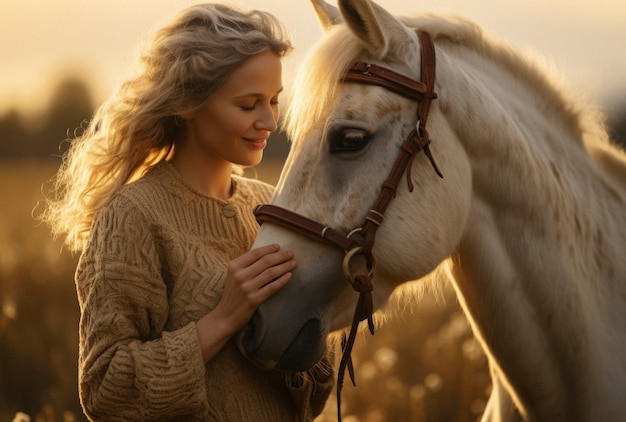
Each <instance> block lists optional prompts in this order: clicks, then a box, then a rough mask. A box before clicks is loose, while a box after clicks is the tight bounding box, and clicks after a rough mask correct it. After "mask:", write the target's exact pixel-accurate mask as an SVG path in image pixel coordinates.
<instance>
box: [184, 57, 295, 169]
mask: <svg viewBox="0 0 626 422" xmlns="http://www.w3.org/2000/svg"><path fill="white" fill-rule="evenodd" d="M282 89H283V86H282V66H281V58H280V57H279V56H278V55H276V54H274V53H272V52H270V51H268V52H264V53H260V54H258V55H256V56H253V57H252V58H250V59H249V60H248V61H247V62H246V63H245V64H243V65H242V66H241V67H239V68H238V69H237V70H235V71H234V72H233V73H232V75H231V76H230V78H229V79H228V80H227V81H226V83H225V84H224V85H223V86H222V87H220V89H219V90H217V91H216V92H215V94H214V95H213V96H212V97H211V98H210V99H209V101H208V102H207V103H206V104H205V105H204V106H203V107H202V108H201V109H199V110H198V111H197V112H195V113H194V114H192V115H191V116H186V122H187V128H186V129H187V130H186V131H185V137H184V139H182V140H179V141H182V142H179V145H178V146H177V149H179V150H180V148H183V149H188V151H187V152H192V153H193V154H200V155H202V158H203V159H206V160H208V161H207V163H210V164H211V165H220V164H224V165H230V163H233V164H237V165H241V166H254V165H256V164H258V163H259V162H260V161H261V158H263V149H264V148H265V146H266V144H267V138H268V137H269V136H270V133H271V132H272V131H274V130H276V127H277V119H278V95H279V93H280V92H281V91H282ZM196 158H200V157H196Z"/></svg>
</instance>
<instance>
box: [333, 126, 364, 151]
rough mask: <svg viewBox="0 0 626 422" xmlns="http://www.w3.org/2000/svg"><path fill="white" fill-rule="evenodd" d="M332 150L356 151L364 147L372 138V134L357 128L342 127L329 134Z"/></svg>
mask: <svg viewBox="0 0 626 422" xmlns="http://www.w3.org/2000/svg"><path fill="white" fill-rule="evenodd" d="M329 135H330V136H329V140H330V152H339V153H341V152H355V151H358V150H360V149H362V148H363V147H364V146H365V145H367V143H368V142H369V140H370V134H369V133H368V132H367V131H365V130H363V129H357V128H348V127H342V128H338V129H336V130H332V131H331V132H330V134H329Z"/></svg>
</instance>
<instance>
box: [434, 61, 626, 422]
mask: <svg viewBox="0 0 626 422" xmlns="http://www.w3.org/2000/svg"><path fill="white" fill-rule="evenodd" d="M457 66H460V67H464V66H465V67H464V68H463V69H462V71H461V72H458V71H459V69H458V68H457V69H454V70H452V69H450V68H448V71H450V73H453V72H454V73H458V74H460V75H471V77H470V76H468V77H465V78H463V77H458V78H456V79H454V78H448V77H447V76H445V82H440V84H441V87H442V88H441V89H440V94H441V95H440V97H441V105H440V107H441V109H442V110H445V114H446V117H447V118H448V121H449V122H450V124H451V125H452V127H453V128H454V130H455V132H456V134H457V136H458V138H459V139H460V142H461V143H462V147H463V149H464V150H465V153H466V154H467V155H468V157H469V159H470V163H471V166H472V185H473V203H472V207H471V211H470V218H469V221H468V224H467V229H466V232H465V234H464V236H463V239H462V241H461V243H460V245H459V247H458V249H457V251H455V252H454V253H453V255H452V258H451V260H450V261H449V263H450V267H449V268H450V271H451V274H452V277H453V278H454V280H455V288H456V289H457V291H458V293H459V296H460V300H461V303H462V305H463V307H464V308H465V311H466V313H467V314H468V317H469V319H470V322H471V323H472V325H473V327H474V331H475V332H476V333H477V336H478V337H479V338H480V339H481V340H482V341H483V343H484V345H485V348H486V349H487V352H488V355H489V356H490V357H491V362H492V364H493V365H496V366H497V367H498V368H499V372H500V373H502V374H504V376H505V377H506V379H507V380H506V383H507V384H508V385H510V386H511V394H512V396H513V397H514V400H515V401H516V402H517V403H518V404H519V406H520V407H521V408H522V409H523V411H524V412H527V415H529V416H532V415H535V416H536V417H539V418H541V419H546V420H548V419H552V420H557V419H559V418H562V417H563V414H562V413H558V411H557V410H556V409H562V408H563V406H565V407H566V408H568V409H570V411H571V412H572V413H571V414H569V415H566V416H568V417H570V416H571V417H572V419H571V420H574V419H579V418H580V415H584V414H587V415H589V414H591V413H593V412H594V411H595V410H590V408H589V406H591V409H593V406H592V405H590V402H591V401H592V400H599V399H600V397H597V396H594V394H596V395H598V394H600V393H598V391H600V392H602V393H604V394H613V395H614V394H615V393H608V392H605V391H603V388H602V385H600V384H602V382H603V381H601V378H603V377H604V378H606V377H609V378H613V379H614V378H615V377H614V376H610V375H609V372H610V368H611V366H613V370H614V368H615V367H616V366H617V367H619V368H621V369H622V370H626V363H625V362H624V360H623V358H619V357H616V356H615V355H614V354H613V355H612V354H611V351H613V352H614V351H615V350H620V351H621V353H622V354H623V352H624V351H626V342H624V340H618V341H619V342H621V344H610V343H611V342H615V340H611V339H610V336H609V335H607V333H610V332H611V331H612V330H615V331H618V332H619V331H620V330H622V334H623V324H624V323H623V322H621V321H623V318H624V316H623V315H621V318H617V317H620V315H618V314H619V313H620V312H623V309H624V306H623V305H624V303H623V302H624V298H625V297H626V292H625V291H624V289H625V286H626V285H625V283H623V280H620V278H623V274H626V266H624V264H619V262H620V261H623V260H622V259H621V258H619V254H620V253H621V252H619V250H620V247H617V245H619V244H621V245H622V246H621V248H623V247H626V239H624V235H620V234H617V235H615V234H612V233H611V230H614V231H615V232H617V233H619V232H623V228H621V227H617V225H613V226H611V225H610V223H611V221H612V222H614V223H615V222H618V223H619V222H621V223H622V224H623V223H624V221H623V214H621V213H620V214H615V211H616V210H617V209H619V208H618V207H619V203H620V201H614V202H613V204H612V205H611V204H609V211H606V210H604V211H603V210H602V209H601V207H600V206H598V205H597V204H598V203H599V202H598V200H597V195H599V194H600V192H598V191H597V188H598V184H597V183H596V182H595V181H594V180H592V181H589V177H590V174H592V173H593V172H594V171H595V170H594V169H593V168H592V166H591V160H590V158H589V156H588V154H586V152H585V149H584V147H583V142H582V139H581V137H580V136H579V135H578V134H579V133H580V131H579V130H578V128H577V127H574V128H572V121H571V117H572V116H571V115H569V114H568V113H566V112H565V110H563V105H562V103H561V102H560V101H556V102H553V103H551V102H550V100H549V98H546V96H545V93H542V92H536V91H535V90H533V89H532V88H531V87H528V86H525V85H524V83H519V82H518V81H516V79H515V77H512V76H510V75H503V74H502V70H501V69H499V68H498V67H497V66H495V65H493V66H490V65H489V64H487V63H486V62H485V61H484V60H477V61H474V62H472V63H469V62H467V61H465V62H464V63H463V64H461V65H457ZM442 73H443V74H444V75H446V69H443V72H442ZM442 89H445V92H441V91H442ZM435 142H436V141H435ZM592 177H593V176H592ZM622 198H623V197H622ZM622 204H623V203H622ZM611 210H612V211H613V212H611ZM611 214H613V216H612V217H611ZM615 215H621V216H622V217H615ZM606 221H608V222H609V224H608V225H606ZM603 224H604V225H603ZM600 251H602V252H600ZM599 253H605V254H606V256H605V257H604V259H603V260H601V261H600V262H598V260H599V258H598V254H599ZM620 265H621V267H620ZM604 283H608V286H607V285H606V284H604ZM603 284H604V285H603ZM611 291H612V292H613V294H614V293H615V292H621V295H622V296H621V298H619V299H615V297H614V296H613V294H611V293H607V292H611ZM615 300H621V306H618V305H616V302H615ZM615 309H619V311H615V312H614V313H613V314H610V313H611V312H613V310H615ZM612 318H613V319H612ZM616 319H617V320H619V322H615V320H616ZM612 321H613V322H612ZM601 322H602V323H606V324H607V325H608V327H602V326H599V323H601ZM611 324H612V325H611ZM616 324H621V326H622V327H619V326H617V325H616ZM496 362H497V363H496ZM603 365H604V366H603ZM538 370H540V371H541V372H540V373H541V375H540V376H539V375H538V373H537V371H538ZM622 373H623V371H622ZM581 380H584V381H582V382H581ZM617 382H618V381H613V383H617ZM593 391H596V393H593ZM592 396H593V397H592ZM546 397H550V398H551V399H550V400H546ZM598 402H599V403H602V402H604V403H606V397H605V398H604V400H603V401H598ZM596 406H597V405H596ZM585 407H587V409H585ZM609 411H610V410H609ZM583 419H584V417H583Z"/></svg>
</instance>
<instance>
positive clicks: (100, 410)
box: [44, 4, 333, 421]
mask: <svg viewBox="0 0 626 422" xmlns="http://www.w3.org/2000/svg"><path fill="white" fill-rule="evenodd" d="M283 32H284V31H283V29H282V27H281V25H280V24H279V23H278V22H277V20H276V19H275V18H274V17H273V16H271V15H269V14H267V13H264V12H261V11H251V12H242V11H238V10H235V9H233V8H230V7H226V6H223V5H219V4H204V5H197V6H194V7H190V8H189V9H186V10H184V11H183V12H182V13H181V14H180V15H179V16H178V17H177V18H176V19H174V20H173V21H172V22H171V23H170V24H168V25H166V26H165V27H163V28H162V29H161V30H159V31H158V32H157V34H156V36H155V38H154V40H153V43H152V45H151V46H150V47H149V48H148V49H147V50H146V52H145V54H143V55H142V57H141V61H140V68H139V73H138V74H137V76H136V77H134V78H132V79H130V80H129V81H128V82H126V83H125V84H123V85H121V87H120V89H119V90H118V92H117V93H116V94H114V95H113V96H112V97H111V98H110V99H109V100H108V101H107V102H106V103H105V104H104V105H102V106H101V107H100V109H99V110H98V111H97V112H96V115H95V116H94V118H93V120H92V122H91V123H90V125H89V127H88V128H87V129H86V131H85V133H84V134H83V135H82V136H81V137H79V138H78V139H75V140H74V141H73V143H72V146H71V148H70V150H69V151H68V154H67V156H66V158H65V160H64V164H63V166H62V167H61V169H60V171H59V173H58V175H57V182H56V183H57V184H56V188H57V198H56V199H55V200H53V201H51V202H50V203H49V207H48V209H47V212H46V214H45V216H44V219H45V220H47V221H48V222H49V223H50V224H51V225H52V227H53V231H54V232H55V233H56V234H62V235H64V236H65V237H66V242H67V244H68V245H69V247H70V248H71V249H73V250H78V251H81V252H82V254H81V257H80V261H79V264H78V268H77V271H76V285H77V291H78V297H79V303H80V308H81V323H80V358H79V366H80V375H79V378H80V380H79V384H80V398H81V403H82V405H83V408H84V410H85V413H86V415H87V416H88V417H89V418H90V419H91V420H107V421H111V420H124V421H135V420H186V421H187V420H216V421H288V420H301V421H305V420H312V419H313V418H314V417H315V416H316V415H318V414H319V413H320V412H321V411H322V409H323V407H324V403H325V401H326V399H327V397H328V395H329V393H330V390H331V388H332V385H333V377H332V376H331V375H332V367H331V365H330V360H329V359H325V360H323V361H322V362H320V364H319V365H318V366H317V367H316V368H314V369H312V370H311V371H308V372H307V373H301V374H284V373H279V372H267V371H264V370H261V369H258V368H256V367H254V366H252V365H251V364H250V363H249V362H248V361H246V360H245V359H244V358H243V357H242V355H241V354H240V353H239V351H238V350H237V348H236V346H235V344H234V340H233V336H234V334H236V333H237V332H238V331H240V330H241V329H242V328H243V327H244V325H245V324H246V323H247V322H248V320H249V319H250V318H251V316H252V314H253V313H254V311H255V310H256V308H257V307H258V306H259V304H260V303H262V302H263V301H264V300H265V299H267V298H268V297H270V296H271V295H272V294H273V293H275V292H276V291H277V290H279V289H280V288H281V287H282V286H284V285H285V284H286V283H287V282H288V281H289V278H290V276H291V273H290V271H291V270H293V268H295V265H296V262H295V260H294V257H293V253H291V252H290V251H282V250H280V249H279V247H278V246H277V245H269V246H265V247H262V248H258V249H255V250H250V251H248V249H249V248H250V246H251V244H252V241H253V239H254V237H255V235H256V231H257V229H258V226H257V224H256V222H255V221H254V218H253V215H252V209H253V208H254V207H255V206H256V205H257V204H260V203H264V202H267V201H268V200H269V199H270V196H271V192H272V188H271V187H270V186H269V185H266V184H264V183H262V182H259V181H254V180H250V179H246V178H243V177H240V176H238V175H236V174H234V171H235V170H236V169H237V168H239V166H253V165H256V164H258V163H259V162H260V160H261V158H262V155H263V148H264V147H265V145H266V142H267V138H268V137H269V135H270V133H271V132H272V131H273V130H275V129H276V127H277V114H278V96H279V94H280V92H281V90H282V82H281V58H282V57H283V56H284V55H285V54H286V53H287V52H288V51H289V50H290V49H291V46H290V43H289V41H288V40H286V38H285V37H284V35H283Z"/></svg>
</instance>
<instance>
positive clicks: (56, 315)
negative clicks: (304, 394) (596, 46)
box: [0, 77, 626, 422]
mask: <svg viewBox="0 0 626 422" xmlns="http://www.w3.org/2000/svg"><path fill="white" fill-rule="evenodd" d="M90 98H91V96H90V91H89V88H88V86H87V84H86V83H84V82H82V81H81V80H77V79H75V78H72V77H69V78H68V79H67V80H64V81H62V82H61V83H59V85H58V87H57V89H56V90H55V91H54V93H53V95H52V96H51V98H50V101H49V107H48V109H47V111H46V113H44V114H42V115H41V116H40V119H39V120H37V121H35V122H33V121H30V120H28V119H24V117H23V116H21V115H20V113H18V112H17V111H10V112H8V113H6V114H5V115H2V116H0V195H1V196H0V197H1V198H2V200H1V206H0V421H10V420H13V418H15V420H19V421H25V420H28V419H30V420H33V421H35V420H36V421H45V422H53V421H65V422H69V421H81V420H84V419H85V418H84V416H83V414H82V411H81V409H80V405H79V402H78V398H77V367H76V366H77V365H76V362H77V349H78V335H77V327H78V318H79V311H78V304H77V300H76V293H75V290H74V281H73V276H74V269H75V266H76V263H77V260H78V257H77V256H74V255H72V254H70V253H68V252H67V250H65V249H64V248H63V246H62V244H61V243H60V242H58V241H53V240H52V238H51V236H50V232H49V230H48V227H46V226H44V225H41V224H40V223H39V222H38V221H37V220H36V219H35V218H34V216H36V215H37V212H38V210H40V209H41V208H40V207H41V201H42V200H43V198H44V194H45V192H47V190H48V189H49V187H50V179H51V178H52V176H53V175H54V173H55V172H56V169H57V167H58V166H59V164H60V158H59V156H60V154H62V152H63V150H64V149H66V148H67V145H68V143H69V141H68V140H67V139H69V138H71V137H72V136H73V135H72V134H73V131H72V130H69V131H68V129H67V128H73V127H80V126H81V125H84V121H85V119H88V118H89V116H90V115H91V113H92V110H93V105H92V102H91V99H90ZM622 109H623V110H625V112H624V113H621V114H617V115H615V116H614V117H612V118H611V119H610V128H611V129H610V130H611V132H612V134H613V139H616V140H626V107H623V108H622ZM81 122H83V123H81ZM288 149H289V143H288V141H287V140H286V138H285V137H284V135H283V134H277V135H274V136H273V138H272V139H271V140H270V144H269V146H268V149H267V151H266V158H265V159H264V161H263V163H262V164H261V165H260V166H259V167H257V168H254V169H249V170H248V175H249V176H250V177H256V178H259V179H262V180H265V181H268V182H270V183H275V182H276V181H277V179H278V176H279V173H280V169H281V167H282V164H283V162H284V159H285V156H286V154H287V152H288ZM355 294H356V293H355ZM353 359H354V364H355V370H356V381H357V385H358V387H356V388H354V387H352V385H351V384H350V383H349V380H346V383H345V385H344V389H343V393H342V403H343V412H344V413H343V414H344V415H345V419H344V420H345V421H346V422H357V421H360V422H383V421H397V420H404V421H415V422H421V421H475V420H477V418H478V417H479V415H480V414H481V412H482V410H483V408H484V405H485V401H486V398H487V397H488V393H489V388H490V382H489V377H488V372H487V367H486V360H485V356H484V354H483V353H482V351H481V349H480V347H479V345H478V344H477V342H476V341H475V340H474V338H473V336H472V333H471V331H470V329H469V326H468V324H467V321H466V319H465V317H464V316H463V314H462V313H461V311H460V309H459V306H458V303H457V300H456V297H455V296H454V293H453V292H452V290H451V288H450V286H446V288H444V290H443V293H442V295H441V297H440V298H439V299H435V298H434V297H431V296H428V295H426V296H425V297H424V298H423V299H422V300H420V301H419V303H418V304H417V305H416V306H415V309H414V310H413V311H408V310H407V311H406V312H404V313H402V314H401V315H400V316H398V317H396V318H395V319H393V320H391V321H389V322H388V323H386V324H385V325H383V326H382V327H380V328H379V329H378V330H377V332H376V335H374V336H371V335H369V333H367V332H362V333H360V334H359V336H358V338H357V342H356V346H355V350H354V353H353ZM16 415H17V416H16ZM333 420H336V402H335V396H334V395H332V396H331V398H330V400H329V402H328V406H327V408H326V411H325V412H324V413H323V414H322V415H321V416H320V418H319V422H322V421H333Z"/></svg>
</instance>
